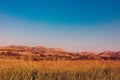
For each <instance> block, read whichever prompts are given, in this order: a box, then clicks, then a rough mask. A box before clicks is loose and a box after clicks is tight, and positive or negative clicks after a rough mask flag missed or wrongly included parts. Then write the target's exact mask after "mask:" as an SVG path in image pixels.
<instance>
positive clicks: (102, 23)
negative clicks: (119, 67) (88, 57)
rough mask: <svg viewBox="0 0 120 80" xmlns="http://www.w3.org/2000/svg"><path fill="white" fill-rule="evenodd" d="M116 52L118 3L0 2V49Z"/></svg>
mask: <svg viewBox="0 0 120 80" xmlns="http://www.w3.org/2000/svg"><path fill="white" fill-rule="evenodd" d="M6 45H28V46H39V45H40V46H45V47H53V48H56V47H57V48H62V49H64V50H66V51H77V52H78V51H96V52H100V51H104V50H116V51H118V50H120V0H0V46H6Z"/></svg>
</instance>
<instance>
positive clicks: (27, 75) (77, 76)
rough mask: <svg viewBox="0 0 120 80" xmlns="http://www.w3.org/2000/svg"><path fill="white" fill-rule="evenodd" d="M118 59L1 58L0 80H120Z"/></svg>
mask: <svg viewBox="0 0 120 80" xmlns="http://www.w3.org/2000/svg"><path fill="white" fill-rule="evenodd" d="M119 65H120V61H119V60H118V61H117V60H115V61H114V60H76V61H74V60H68V61H62V60H61V61H38V62H35V61H22V60H0V80H120V66H119Z"/></svg>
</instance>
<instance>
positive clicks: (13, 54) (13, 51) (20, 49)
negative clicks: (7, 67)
mask: <svg viewBox="0 0 120 80" xmlns="http://www.w3.org/2000/svg"><path fill="white" fill-rule="evenodd" d="M0 59H21V60H33V61H40V60H120V51H118V52H115V51H110V50H109V51H105V52H102V53H96V52H66V51H64V50H62V49H60V48H46V47H42V46H37V47H28V46H14V45H13V46H6V47H0Z"/></svg>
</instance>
